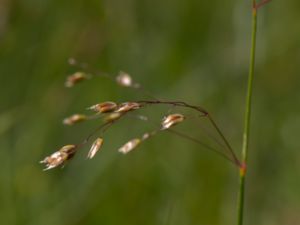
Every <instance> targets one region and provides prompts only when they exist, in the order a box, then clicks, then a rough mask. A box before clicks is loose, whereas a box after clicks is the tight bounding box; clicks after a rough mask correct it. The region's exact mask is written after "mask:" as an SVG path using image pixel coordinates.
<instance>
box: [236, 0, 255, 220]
mask: <svg viewBox="0 0 300 225" xmlns="http://www.w3.org/2000/svg"><path fill="white" fill-rule="evenodd" d="M252 4H253V6H252V40H251V51H250V52H251V53H250V64H249V75H248V90H247V97H246V107H245V124H244V132H243V147H242V166H241V167H240V184H239V193H238V215H237V224H238V225H242V224H243V217H244V194H245V176H246V166H247V155H248V145H249V133H250V118H251V101H252V86H253V76H254V66H255V49H256V30H257V7H256V1H255V0H253V1H252Z"/></svg>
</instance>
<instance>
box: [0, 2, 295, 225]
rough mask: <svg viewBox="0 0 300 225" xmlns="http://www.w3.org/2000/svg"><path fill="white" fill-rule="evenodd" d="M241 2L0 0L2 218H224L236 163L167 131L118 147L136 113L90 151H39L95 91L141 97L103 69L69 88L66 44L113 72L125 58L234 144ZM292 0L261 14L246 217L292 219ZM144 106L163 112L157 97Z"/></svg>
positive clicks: (102, 96) (70, 138)
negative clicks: (64, 159)
mask: <svg viewBox="0 0 300 225" xmlns="http://www.w3.org/2000/svg"><path fill="white" fill-rule="evenodd" d="M249 7H250V2H249V3H247V2H246V1H228V2H226V3H224V1H220V0H215V1H209V2H201V1H200V2H199V1H196V0H188V1H184V2H183V1H178V0H175V1H156V0H155V1H148V0H144V1H138V0H136V1H133V0H126V1H124V0H123V1H120V0H110V1H92V0H88V1H80V0H74V1H72V2H70V1H63V0H62V1H50V0H42V1H41V0H30V1H29V0H26V1H25V0H23V1H9V0H6V1H2V2H1V3H0V12H1V13H0V74H1V75H0V85H1V86H0V92H1V93H0V96H1V97H0V111H1V112H0V135H1V136H0V149H1V151H0V163H1V170H0V180H1V185H0V199H1V201H0V218H1V223H3V224H43V225H47V224H56V225H59V224H64V225H66V224H95V223H99V224H107V225H109V224H111V225H115V224H124V225H125V224H131V225H132V224H145V225H146V224H149V225H153V224H178V225H179V224H222V225H223V224H232V223H233V221H234V217H235V201H236V192H237V187H236V184H237V172H236V171H235V168H234V167H232V166H231V165H230V164H228V163H227V162H226V161H223V160H222V159H220V158H218V157H217V156H216V155H214V154H213V153H210V152H207V151H205V150H203V149H201V148H200V147H199V146H197V145H194V144H193V143H189V142H187V141H185V140H181V139H179V138H178V137H175V136H171V135H168V134H162V135H161V136H157V137H155V138H154V139H151V140H149V141H148V142H146V143H145V144H144V145H142V146H140V147H139V149H138V150H136V151H135V152H132V154H129V155H127V156H125V157H124V156H122V155H119V154H117V152H116V149H117V148H118V147H119V146H121V145H122V144H123V143H124V142H125V141H127V140H128V139H129V138H132V137H134V136H135V135H138V134H140V133H141V132H142V131H143V129H146V126H145V125H143V123H142V122H140V121H136V123H132V122H131V123H130V124H129V125H130V132H128V130H129V129H128V124H126V123H124V124H121V123H120V124H119V125H117V126H116V127H114V128H113V129H112V130H110V131H109V132H108V133H107V136H106V137H105V138H106V139H105V145H104V147H103V150H102V152H101V153H100V154H98V155H97V156H96V157H95V159H93V160H92V161H87V160H85V159H84V157H85V154H84V153H80V155H78V156H77V157H76V158H75V159H74V161H72V162H71V163H70V164H68V165H67V166H66V167H65V168H64V169H63V170H61V169H55V170H52V171H48V172H43V171H42V167H41V166H40V165H39V164H38V161H39V160H40V159H42V158H43V157H44V156H45V155H48V154H49V153H51V152H53V151H55V150H56V149H58V148H59V147H61V146H62V145H64V144H67V143H74V142H78V141H79V140H82V139H83V138H84V137H85V135H87V133H88V132H89V131H90V130H92V129H93V128H94V127H95V126H97V122H88V123H86V124H80V125H78V127H72V128H70V127H63V126H62V124H61V120H62V119H63V118H64V117H66V116H68V115H69V114H71V113H73V112H80V111H83V110H84V109H85V108H86V107H87V106H89V105H91V104H93V103H96V102H99V101H104V100H114V101H125V100H133V99H139V98H141V95H140V94H138V93H134V92H132V91H130V90H124V89H121V88H119V87H116V86H115V85H113V84H111V83H110V82H109V81H106V80H104V79H98V80H93V81H91V82H86V83H83V84H82V85H79V86H78V87H75V88H74V89H70V90H66V89H65V88H64V87H63V83H64V79H65V76H66V75H67V74H69V73H71V72H73V71H74V69H72V68H70V66H68V65H67V63H66V62H67V59H68V58H69V57H76V58H78V59H79V60H82V61H85V62H88V63H89V64H90V65H92V66H93V67H95V68H99V69H101V70H105V71H108V72H109V73H111V74H116V73H117V72H118V71H119V70H125V71H127V72H129V73H130V74H132V76H133V77H134V78H135V79H136V80H138V81H139V82H141V83H142V84H143V85H144V86H146V88H147V89H148V90H151V91H152V93H154V94H155V95H156V96H157V97H159V98H163V99H172V100H176V99H177V100H185V101H188V102H191V103H194V104H199V105H204V106H206V108H208V109H209V110H210V112H211V113H212V114H213V115H214V117H215V118H216V120H217V121H218V122H219V124H220V126H221V127H222V128H223V130H224V131H225V133H226V134H227V137H228V138H229V139H230V141H231V142H232V144H233V146H234V148H235V149H236V151H237V152H239V150H240V147H241V146H240V145H241V130H242V116H243V106H244V94H245V83H246V71H247V64H248V55H249V54H248V52H249V50H248V48H249V32H250V11H249ZM299 8H300V3H299V1H297V0H292V1H288V2H279V1H274V2H272V3H271V4H270V5H268V6H266V7H265V8H264V9H262V10H261V12H260V15H259V29H258V33H259V39H258V62H257V70H256V72H257V73H256V78H255V90H254V93H255V96H254V116H253V130H252V135H251V146H250V162H249V164H250V167H249V172H250V174H249V179H248V182H247V201H246V224H265V225H277V224H278V225H279V224H286V225H289V224H293V225H294V224H296V223H297V222H298V221H299V220H300V218H299V214H298V212H299V210H300V204H299V202H300V199H299V191H298V190H299V186H300V184H299V179H297V178H298V177H299V175H300V174H299V171H300V170H299V165H300V163H299V153H298V148H299V140H298V135H297V133H298V130H299V128H300V122H299V121H300V119H299V118H300V117H299V104H298V102H299V98H300V95H299V94H298V86H299V85H298V84H299V82H300V78H299V76H298V74H299V72H300V68H299V63H298V62H299V59H300V55H299V51H298V50H297V49H299V35H300V34H299V32H300V31H299V29H298V24H299V20H300V16H299V15H300V14H299ZM148 114H149V115H153V117H154V118H153V119H154V120H156V121H159V120H160V118H159V117H158V116H156V109H154V108H153V109H149V112H148ZM178 129H180V127H178ZM182 129H183V128H182ZM193 130H194V131H192V132H191V135H197V130H196V129H193Z"/></svg>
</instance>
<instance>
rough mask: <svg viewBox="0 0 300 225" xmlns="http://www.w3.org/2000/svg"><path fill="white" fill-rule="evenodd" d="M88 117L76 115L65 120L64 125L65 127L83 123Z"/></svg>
mask: <svg viewBox="0 0 300 225" xmlns="http://www.w3.org/2000/svg"><path fill="white" fill-rule="evenodd" d="M86 119H87V117H86V116H85V115H82V114H74V115H72V116H70V117H67V118H65V119H64V120H63V124H65V125H73V124H76V123H79V122H82V121H84V120H86Z"/></svg>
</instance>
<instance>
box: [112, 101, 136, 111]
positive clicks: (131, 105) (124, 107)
mask: <svg viewBox="0 0 300 225" xmlns="http://www.w3.org/2000/svg"><path fill="white" fill-rule="evenodd" d="M140 107H141V106H140V104H139V103H137V102H125V103H122V104H121V105H119V106H118V108H117V110H116V111H115V112H119V113H125V112H129V111H131V110H136V109H139V108H140Z"/></svg>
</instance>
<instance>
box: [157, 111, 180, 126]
mask: <svg viewBox="0 0 300 225" xmlns="http://www.w3.org/2000/svg"><path fill="white" fill-rule="evenodd" d="M183 120H184V116H183V115H181V114H179V113H176V114H170V115H168V116H165V117H164V118H163V120H162V123H161V126H162V128H161V129H162V130H165V129H169V128H170V127H172V126H174V125H176V124H178V123H180V122H182V121H183Z"/></svg>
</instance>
